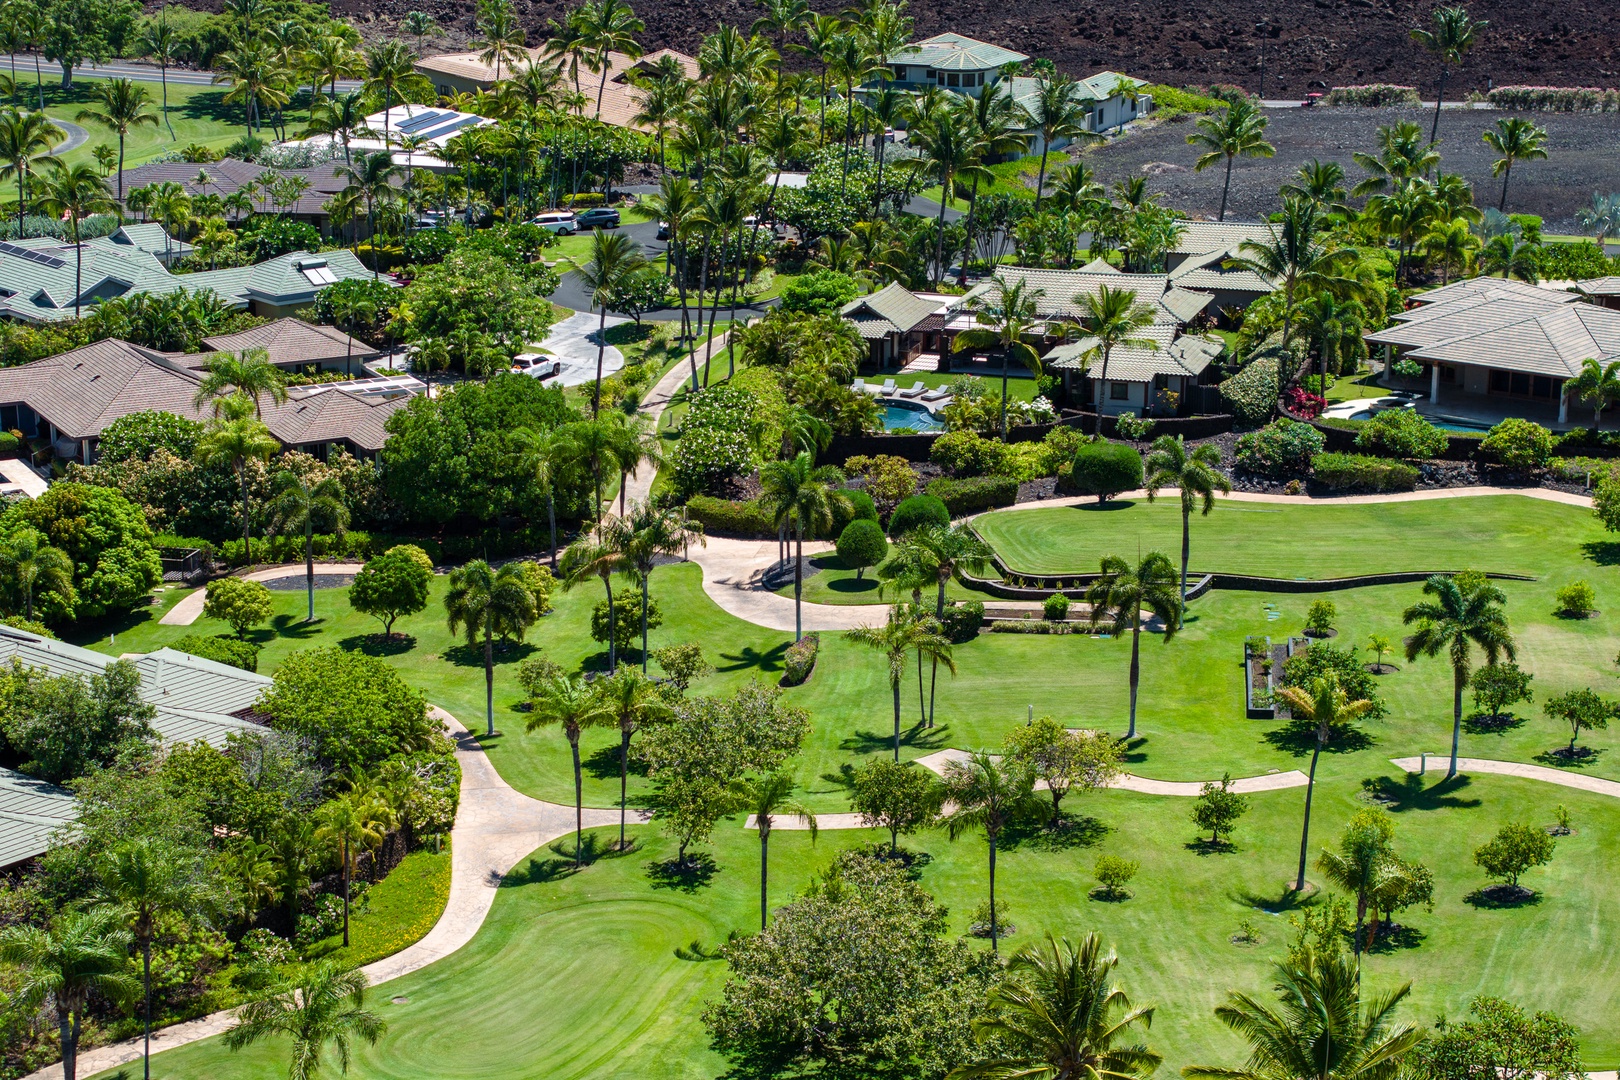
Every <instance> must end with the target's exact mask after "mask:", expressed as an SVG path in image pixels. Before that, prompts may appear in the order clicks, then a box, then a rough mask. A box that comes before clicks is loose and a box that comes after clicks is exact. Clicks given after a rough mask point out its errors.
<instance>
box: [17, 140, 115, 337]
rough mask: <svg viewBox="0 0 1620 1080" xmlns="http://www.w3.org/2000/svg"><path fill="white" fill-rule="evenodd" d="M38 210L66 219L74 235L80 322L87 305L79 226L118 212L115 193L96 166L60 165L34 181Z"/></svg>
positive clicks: (76, 308) (75, 307) (75, 308)
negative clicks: (98, 217) (110, 189)
mask: <svg viewBox="0 0 1620 1080" xmlns="http://www.w3.org/2000/svg"><path fill="white" fill-rule="evenodd" d="M34 206H35V208H36V209H37V210H38V211H39V212H40V213H42V214H51V215H54V216H56V217H61V218H66V219H67V222H68V227H69V229H70V231H71V232H72V234H73V255H74V264H73V317H74V318H75V319H77V318H78V317H79V312H80V306H81V305H82V303H83V301H84V297H83V295H82V294H83V292H84V245H83V244H82V243H80V237H79V223H80V222H81V221H83V220H84V219H85V218H87V217H89V216H90V215H92V214H101V213H106V212H108V211H111V210H113V209H115V208H116V204H115V203H114V202H113V200H112V192H111V191H108V190H107V181H106V180H104V179H102V178H101V177H100V176H98V175H97V174H96V168H95V166H94V165H86V164H84V163H80V164H78V165H65V164H63V163H62V162H60V161H58V162H56V165H55V167H54V168H53V169H51V171H50V172H47V173H44V174H42V175H39V176H35V177H34Z"/></svg>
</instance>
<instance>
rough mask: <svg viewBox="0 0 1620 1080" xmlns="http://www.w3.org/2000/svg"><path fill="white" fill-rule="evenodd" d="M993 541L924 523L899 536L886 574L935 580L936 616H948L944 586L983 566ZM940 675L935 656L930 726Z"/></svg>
mask: <svg viewBox="0 0 1620 1080" xmlns="http://www.w3.org/2000/svg"><path fill="white" fill-rule="evenodd" d="M993 554H994V553H993V552H992V551H991V550H990V545H988V544H986V543H985V542H984V541H983V540H981V539H979V534H978V533H976V532H974V531H973V530H972V528H970V527H969V526H967V525H965V524H964V525H925V526H924V527H922V528H921V529H917V530H916V531H914V532H910V533H907V534H906V535H905V536H903V537H901V538H900V540H898V541H897V542H896V543H895V545H894V548H893V550H892V552H891V554H890V556H889V558H888V560H887V561H886V562H885V563H884V574H883V576H885V577H892V578H896V579H898V578H900V577H904V578H907V579H909V580H914V581H932V582H933V583H934V584H935V586H936V588H937V589H938V595H937V596H936V598H935V601H934V618H935V619H936V620H939V619H943V618H944V617H945V586H946V585H947V584H949V583H950V581H951V579H952V578H954V577H956V575H957V574H959V573H962V572H964V571H975V570H983V569H984V568H985V567H987V566H988V565H989V564H990V560H991V558H992V556H993ZM938 678H939V659H938V658H937V657H936V658H935V659H934V662H933V665H932V671H931V673H930V675H929V682H928V726H929V727H933V726H934V687H935V685H936V683H937V681H938Z"/></svg>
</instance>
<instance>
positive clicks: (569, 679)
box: [526, 675, 624, 867]
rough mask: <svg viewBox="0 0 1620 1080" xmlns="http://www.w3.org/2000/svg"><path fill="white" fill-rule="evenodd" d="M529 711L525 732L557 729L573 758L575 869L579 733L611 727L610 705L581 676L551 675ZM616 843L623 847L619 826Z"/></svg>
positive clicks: (581, 802)
mask: <svg viewBox="0 0 1620 1080" xmlns="http://www.w3.org/2000/svg"><path fill="white" fill-rule="evenodd" d="M531 710H532V711H531V712H530V713H529V720H528V723H527V725H526V726H527V728H528V730H530V731H534V730H535V729H536V728H542V727H549V726H551V725H553V724H555V725H557V726H558V727H560V728H562V732H563V736H564V737H565V738H566V739H567V740H568V748H569V750H571V751H572V752H573V755H574V866H576V867H578V866H579V865H580V864H581V862H582V861H583V859H584V851H585V849H584V842H585V841H584V836H585V787H584V783H585V781H584V774H583V773H581V771H580V764H579V733H580V731H581V730H583V729H584V728H588V727H594V726H595V725H597V724H602V723H611V722H612V721H613V720H614V719H615V717H614V716H613V714H612V705H611V702H610V701H609V700H607V699H605V698H604V697H603V696H602V695H600V694H598V693H597V692H596V690H595V689H594V688H592V686H591V684H590V683H588V682H586V681H585V679H584V678H583V677H582V676H578V675H553V676H552V677H551V678H550V679H548V680H547V681H546V682H545V684H544V685H543V686H542V687H541V688H540V693H539V695H538V696H537V697H536V698H535V699H534V701H533V702H531ZM619 843H620V846H623V844H624V839H623V831H622V826H621V832H620V840H619Z"/></svg>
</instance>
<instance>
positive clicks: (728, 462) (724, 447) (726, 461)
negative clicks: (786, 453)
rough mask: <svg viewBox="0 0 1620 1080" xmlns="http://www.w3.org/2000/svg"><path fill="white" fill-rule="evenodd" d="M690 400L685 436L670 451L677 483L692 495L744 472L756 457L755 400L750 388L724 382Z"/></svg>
mask: <svg viewBox="0 0 1620 1080" xmlns="http://www.w3.org/2000/svg"><path fill="white" fill-rule="evenodd" d="M690 400H691V403H692V406H691V409H690V410H688V412H687V414H686V419H685V421H684V422H683V423H682V424H681V437H680V438H679V439H678V440H677V441H676V443H675V448H674V450H673V451H671V453H670V463H671V464H672V465H673V467H674V481H675V486H676V488H677V489H678V490H679V491H681V492H682V493H683V494H688V495H691V494H696V493H697V492H700V491H704V490H706V489H708V488H709V487H711V486H712V485H714V484H716V483H718V482H719V481H721V480H724V479H726V478H728V477H732V476H736V475H738V474H739V473H742V472H744V471H745V470H746V469H747V468H748V466H749V465H750V464H751V463H752V462H753V457H754V447H753V444H752V442H751V440H750V439H749V437H748V429H749V421H750V420H751V419H752V418H753V410H754V401H753V398H752V397H751V396H750V395H749V394H748V393H747V392H746V391H744V390H740V389H738V388H736V387H732V386H730V385H729V384H725V383H722V384H721V385H719V386H714V387H711V388H709V389H707V390H703V391H701V392H699V393H697V394H694V395H693V396H692V397H691V399H690Z"/></svg>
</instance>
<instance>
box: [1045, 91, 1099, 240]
mask: <svg viewBox="0 0 1620 1080" xmlns="http://www.w3.org/2000/svg"><path fill="white" fill-rule="evenodd" d="M1075 85H1076V84H1075V81H1074V80H1073V79H1071V78H1069V77H1068V76H1067V75H1058V74H1056V73H1054V72H1050V71H1048V72H1042V73H1041V76H1040V78H1038V79H1037V80H1036V81H1035V97H1034V99H1033V100H1032V101H1031V103H1030V108H1029V121H1030V126H1032V127H1033V128H1034V129H1035V131H1036V133H1037V134H1038V135H1039V136H1040V140H1041V169H1040V173H1039V175H1038V176H1037V177H1036V180H1035V211H1036V213H1039V212H1040V209H1041V196H1042V195H1044V194H1045V193H1046V156H1047V154H1049V153H1051V150H1052V144H1053V143H1055V142H1057V141H1058V140H1060V139H1062V140H1067V141H1073V140H1075V139H1081V138H1089V139H1091V140H1095V141H1101V140H1102V136H1101V135H1098V134H1095V133H1094V132H1091V131H1087V130H1086V113H1087V112H1088V111H1089V110H1090V108H1091V102H1090V101H1088V100H1086V99H1084V98H1081V97H1079V96H1077V95H1076V94H1075Z"/></svg>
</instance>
